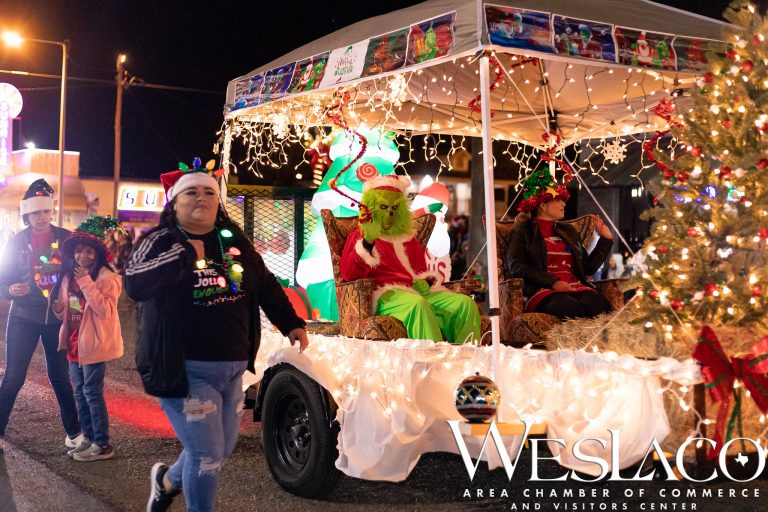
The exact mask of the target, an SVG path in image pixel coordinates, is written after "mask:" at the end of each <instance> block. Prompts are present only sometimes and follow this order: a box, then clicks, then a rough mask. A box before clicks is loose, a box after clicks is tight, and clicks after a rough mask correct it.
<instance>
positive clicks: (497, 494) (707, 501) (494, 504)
mask: <svg viewBox="0 0 768 512" xmlns="http://www.w3.org/2000/svg"><path fill="white" fill-rule="evenodd" d="M120 309H121V315H122V316H123V326H124V336H125V339H126V355H125V356H124V357H123V358H122V359H120V360H118V361H115V362H113V363H110V365H109V367H108V370H107V383H106V386H105V388H106V395H107V401H108V407H109V411H110V420H111V435H112V439H113V444H114V446H115V450H116V457H115V458H114V459H112V460H107V461H99V462H91V463H78V462H74V461H71V460H69V459H67V457H66V449H65V447H64V444H63V440H64V433H63V430H62V427H61V423H60V420H59V418H58V409H57V406H56V403H55V399H54V398H53V394H52V392H51V390H50V386H49V385H48V382H47V380H46V377H45V368H44V360H43V358H42V349H41V347H38V351H37V353H36V354H35V357H34V360H33V364H32V367H31V369H30V373H29V376H28V379H27V383H26V384H25V386H24V388H23V389H22V391H21V394H20V395H19V398H18V400H17V402H16V407H15V409H14V412H13V414H12V416H11V421H10V424H9V426H8V430H7V432H6V441H7V443H8V446H7V448H6V451H5V454H4V455H0V512H6V511H13V512H25V511H32V512H39V511H44V512H58V511H78V512H84V511H87V512H91V511H94V512H101V511H137V510H143V509H144V506H145V503H146V499H147V492H148V489H149V478H148V476H149V469H150V468H151V466H152V464H153V463H154V462H156V461H165V462H171V461H173V460H174V459H175V457H176V456H177V455H178V453H179V452H180V450H181V447H180V444H179V443H178V442H177V441H176V439H175V437H174V436H173V433H172V430H171V429H170V425H169V424H168V422H167V420H166V419H165V417H164V416H163V414H162V412H161V411H160V408H159V406H158V405H157V403H156V402H155V401H154V399H152V398H151V397H148V396H146V395H145V394H144V393H143V391H142V390H141V387H140V385H139V382H138V378H137V374H136V372H135V370H134V368H133V346H134V343H135V321H132V320H131V319H130V309H129V308H128V307H127V306H126V303H125V302H121V308H120ZM6 314H7V304H6V303H2V304H0V325H5V316H6ZM4 358H5V343H0V365H1V366H2V367H4V366H5V359H4ZM530 471H531V467H530V459H529V458H528V457H526V456H525V455H524V456H522V457H521V462H520V467H518V469H517V471H516V473H515V477H514V478H513V479H512V481H509V480H508V478H507V476H506V474H505V473H504V471H503V470H496V471H492V472H490V471H488V470H487V469H486V468H485V467H484V465H481V466H480V468H479V470H478V472H477V476H476V477H475V480H474V481H473V482H470V480H469V478H468V476H467V472H466V469H465V468H464V465H463V463H462V462H461V459H460V458H459V457H458V456H456V455H450V454H430V455H427V456H425V457H424V458H422V460H421V461H420V462H419V464H418V465H417V466H416V468H415V469H414V471H413V472H412V474H411V475H410V476H409V478H408V479H407V480H406V481H405V482H401V483H387V482H369V481H362V480H358V479H353V478H348V477H344V478H342V480H341V482H340V483H339V486H338V487H337V489H336V491H335V493H334V494H333V495H332V496H331V497H330V498H328V499H327V500H324V501H314V500H305V499H301V498H297V497H295V496H293V495H291V494H288V493H286V492H284V491H283V490H282V489H281V488H280V487H279V486H277V484H275V482H274V480H273V479H272V477H271V475H270V473H269V469H268V468H267V465H266V462H265V460H264V455H263V451H262V447H261V441H260V427H259V424H258V423H254V422H252V421H251V417H250V415H249V414H247V413H246V414H245V415H244V417H243V423H242V427H241V435H240V440H239V442H238V446H237V448H236V450H235V452H234V454H233V456H232V458H231V459H230V460H229V461H228V462H227V464H226V465H225V466H224V469H223V471H222V476H221V489H220V492H219V496H218V510H219V511H222V512H240V511H243V512H244V511H260V510H276V511H281V510H290V511H315V510H323V511H329V510H333V511H335V510H340V511H352V510H361V511H377V510H382V511H383V510H387V511H399V510H415V511H422V510H430V511H432V510H441V511H442V510H456V511H465V510H479V509H482V510H558V511H559V510H700V511H701V510H704V511H717V510H724V511H725V510H727V511H729V512H735V511H758V510H765V508H766V507H765V506H764V505H763V503H764V501H765V499H764V498H765V497H766V496H768V482H766V481H765V480H764V479H763V480H759V481H757V482H750V483H747V484H736V483H733V482H722V481H721V482H719V483H717V484H714V485H708V486H698V487H693V486H691V485H688V484H679V483H664V482H644V483H618V482H609V483H607V484H593V485H586V484H577V483H574V482H567V483H551V482H528V481H527V478H528V476H529V475H530ZM539 471H540V476H542V477H543V478H554V477H556V476H559V475H560V474H562V473H563V470H562V468H560V467H559V466H557V465H556V464H554V463H540V468H539ZM569 490H570V492H573V497H570V496H568V495H567V494H566V493H567V492H568V491H569ZM704 490H709V491H710V492H712V493H713V495H714V497H705V496H704V492H703V491H704ZM718 491H719V492H721V493H723V494H724V495H723V496H722V497H718ZM641 492H642V493H643V496H639V494H640V493H641ZM677 492H680V493H682V495H681V496H680V497H674V496H673V494H675V493H677ZM688 492H691V493H695V496H693V497H691V498H686V497H685V495H686V493H688ZM731 492H733V493H734V494H735V496H733V497H731V496H729V494H730V493H731ZM744 492H746V493H747V494H748V495H749V496H750V497H743V496H742V493H744ZM580 493H583V494H584V496H581V497H580V495H579V494H580ZM755 493H757V495H758V497H755ZM526 494H527V496H526ZM627 494H631V496H630V497H627ZM662 495H663V496H662ZM526 507H528V508H526ZM537 507H538V508H537ZM172 510H175V511H181V510H184V506H183V498H181V497H180V498H179V499H177V501H176V502H175V503H174V506H173V507H172Z"/></svg>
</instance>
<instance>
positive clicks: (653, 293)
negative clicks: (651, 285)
mask: <svg viewBox="0 0 768 512" xmlns="http://www.w3.org/2000/svg"><path fill="white" fill-rule="evenodd" d="M648 296H649V297H650V298H652V299H653V300H656V299H658V298H659V290H656V289H654V290H651V291H649V292H648Z"/></svg>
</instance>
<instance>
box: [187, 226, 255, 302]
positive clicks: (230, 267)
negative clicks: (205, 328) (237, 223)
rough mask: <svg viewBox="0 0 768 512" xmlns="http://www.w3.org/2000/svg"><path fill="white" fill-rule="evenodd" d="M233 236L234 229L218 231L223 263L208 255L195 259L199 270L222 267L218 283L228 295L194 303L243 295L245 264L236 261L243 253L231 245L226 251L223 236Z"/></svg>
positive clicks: (217, 236) (233, 299) (216, 300)
mask: <svg viewBox="0 0 768 512" xmlns="http://www.w3.org/2000/svg"><path fill="white" fill-rule="evenodd" d="M176 227H177V228H178V229H179V231H181V234H182V235H184V238H186V239H187V240H190V236H189V233H187V232H186V231H184V230H183V229H182V228H181V226H179V225H178V224H176ZM232 236H233V234H232V231H230V230H229V229H226V228H225V229H222V230H221V231H216V241H217V242H218V245H219V253H220V254H221V261H222V263H216V262H215V261H214V260H213V259H211V258H207V257H205V258H203V259H199V260H197V261H195V267H196V268H197V269H198V270H203V269H206V268H215V269H221V271H222V273H223V274H224V276H219V278H218V281H217V284H218V285H219V287H221V288H224V289H225V290H226V292H227V295H225V296H219V297H217V298H215V299H207V300H196V301H194V304H196V305H200V306H212V305H214V304H219V303H222V302H229V301H235V300H238V299H239V298H240V297H241V296H242V294H241V293H240V283H242V281H243V266H242V265H240V263H238V262H237V261H235V258H234V257H235V256H239V255H240V254H241V252H240V249H238V248H237V247H235V246H231V247H230V248H229V250H228V251H227V252H224V242H223V241H222V238H232Z"/></svg>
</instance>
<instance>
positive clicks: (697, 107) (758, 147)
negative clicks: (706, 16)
mask: <svg viewBox="0 0 768 512" xmlns="http://www.w3.org/2000/svg"><path fill="white" fill-rule="evenodd" d="M725 17H726V18H727V19H728V20H729V21H731V22H732V23H733V24H734V25H736V26H737V28H740V30H727V31H726V32H725V34H724V41H725V44H724V45H722V46H719V47H714V48H713V51H711V52H710V53H709V55H708V62H709V70H708V72H706V74H704V75H703V76H702V77H700V78H699V79H698V81H697V87H696V90H695V92H694V93H693V102H694V104H693V107H692V108H691V106H690V105H686V104H685V103H683V99H682V98H675V99H673V101H663V102H661V103H660V104H659V105H658V106H657V107H656V110H655V113H656V114H657V115H659V116H660V117H662V118H665V119H666V120H667V121H668V122H669V125H670V131H671V134H672V143H671V145H670V147H669V148H668V149H664V150H662V149H660V148H659V147H658V146H657V142H658V141H659V140H663V139H662V138H661V135H662V134H657V136H656V137H654V138H653V139H652V140H651V141H649V143H647V144H646V148H645V150H646V154H647V155H648V156H650V157H651V158H653V159H654V160H656V161H657V166H658V167H659V170H660V171H661V172H662V174H663V177H662V183H663V185H664V189H665V190H664V192H663V193H662V194H660V195H659V197H658V198H655V199H654V202H655V203H656V207H654V208H653V209H651V210H650V211H649V212H647V213H646V215H647V216H648V217H650V218H652V219H653V221H654V224H653V232H652V234H651V236H650V238H649V239H648V240H647V241H646V244H645V247H644V249H645V251H646V252H647V257H646V259H645V265H646V270H645V273H644V274H643V278H644V281H643V287H642V292H643V293H642V296H641V297H640V299H639V300H638V302H637V305H638V306H639V308H640V314H641V320H642V322H644V323H645V326H646V328H648V329H649V330H656V331H657V332H660V333H663V336H664V337H665V339H666V340H667V341H672V340H673V339H674V340H678V341H682V340H696V339H697V336H698V334H699V332H700V331H701V329H702V327H704V326H706V325H712V326H721V327H725V328H747V329H748V331H747V332H752V333H753V334H754V338H753V339H752V340H751V343H754V342H755V341H757V339H758V334H759V333H760V332H761V331H762V332H764V331H763V330H764V329H765V328H766V327H768V317H767V316H766V306H767V305H768V304H766V298H765V293H766V292H768V288H767V287H768V247H767V245H768V135H766V130H768V41H767V40H766V37H768V23H767V22H766V18H765V16H764V15H761V14H760V13H758V12H756V9H755V8H754V7H753V6H752V5H750V4H748V3H747V2H744V1H736V2H734V3H732V4H731V6H730V7H729V8H728V9H727V10H726V12H725ZM683 105H685V108H683ZM749 329H754V331H749ZM745 341H746V340H745ZM691 349H693V346H692V345H691ZM725 349H726V351H728V352H729V353H730V352H731V351H730V350H729V349H728V347H727V346H726V347H725Z"/></svg>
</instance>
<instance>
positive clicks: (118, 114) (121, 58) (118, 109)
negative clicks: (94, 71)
mask: <svg viewBox="0 0 768 512" xmlns="http://www.w3.org/2000/svg"><path fill="white" fill-rule="evenodd" d="M124 63H125V54H123V53H121V54H120V55H118V56H117V101H116V102H115V168H114V171H115V175H114V180H115V183H114V185H113V186H114V189H113V194H112V197H113V201H112V216H113V217H114V218H116V219H117V218H118V217H117V215H118V213H117V205H118V202H119V200H120V198H119V197H117V192H118V189H119V187H120V149H121V148H120V126H121V118H122V115H123V87H124V85H123V84H124V80H123V78H124V74H125V71H124V70H123V64H124Z"/></svg>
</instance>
